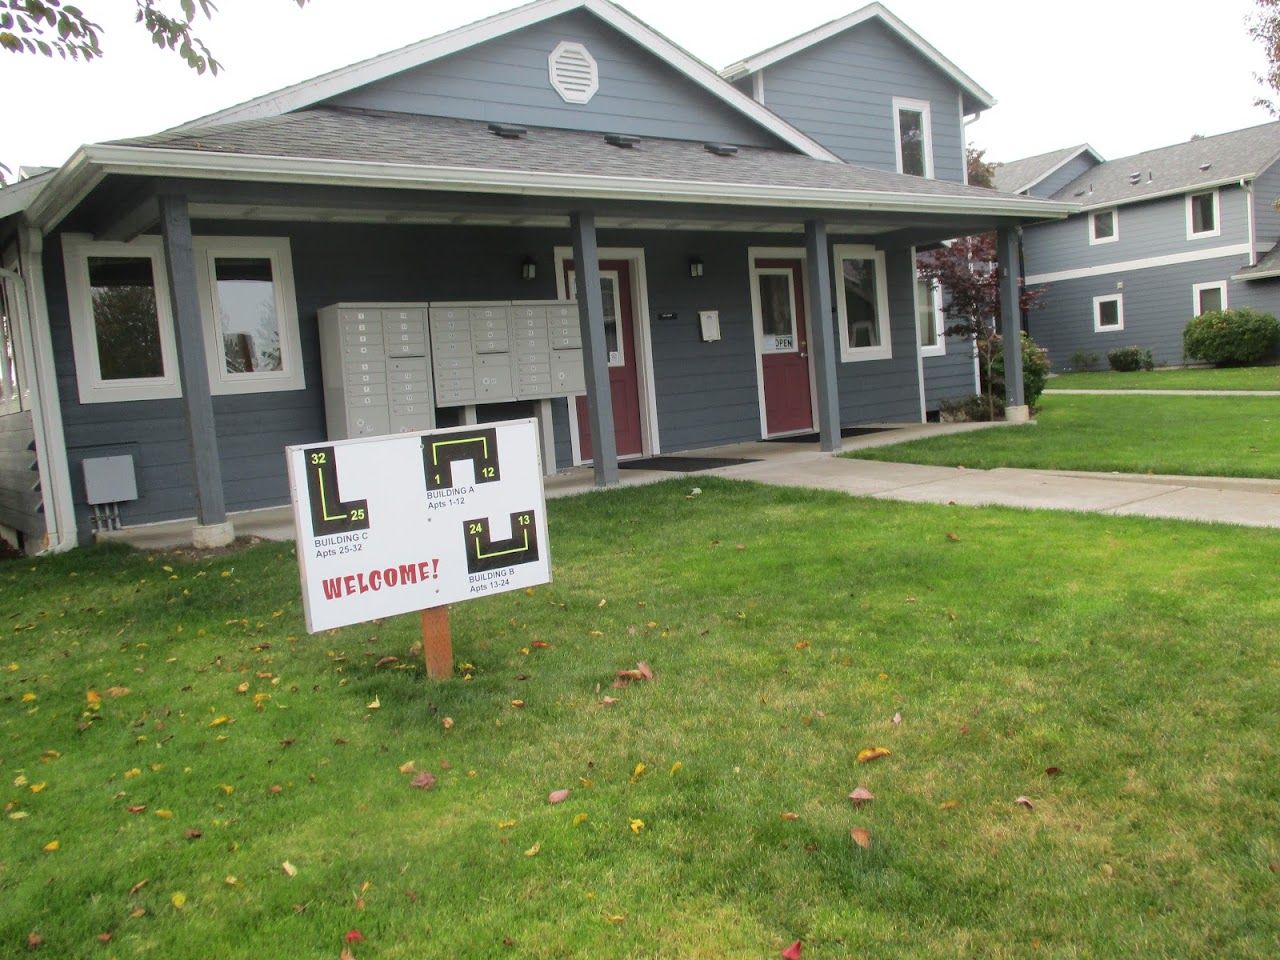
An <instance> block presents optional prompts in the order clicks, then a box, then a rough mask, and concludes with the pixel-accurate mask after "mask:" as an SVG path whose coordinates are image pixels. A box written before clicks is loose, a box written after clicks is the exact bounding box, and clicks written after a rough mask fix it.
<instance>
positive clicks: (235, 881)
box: [222, 873, 240, 887]
mask: <svg viewBox="0 0 1280 960" xmlns="http://www.w3.org/2000/svg"><path fill="white" fill-rule="evenodd" d="M222 882H223V883H225V884H226V885H227V886H228V887H238V886H240V880H239V878H237V877H236V876H235V875H234V874H230V873H228V874H227V875H226V876H225V877H223V878H222Z"/></svg>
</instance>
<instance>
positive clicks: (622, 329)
mask: <svg viewBox="0 0 1280 960" xmlns="http://www.w3.org/2000/svg"><path fill="white" fill-rule="evenodd" d="M564 270H565V289H566V290H568V291H569V297H570V299H574V300H576V299H577V286H576V285H575V283H576V277H575V276H574V272H573V261H572V260H568V261H566V262H565V265H564ZM600 292H601V294H602V295H603V297H604V333H605V342H606V345H607V348H608V351H609V393H610V395H611V396H612V397H613V433H614V437H615V439H616V441H617V444H618V456H620V457H626V456H634V455H636V454H641V453H644V439H643V437H642V436H641V432H640V374H639V367H638V366H637V358H636V321H635V311H634V309H633V308H632V303H631V264H630V263H628V262H627V261H626V260H601V261H600ZM577 404H578V446H579V449H580V450H581V452H582V459H583V460H590V459H591V458H592V456H593V453H592V449H591V420H590V417H589V416H588V411H587V398H586V397H585V396H583V397H578V398H577Z"/></svg>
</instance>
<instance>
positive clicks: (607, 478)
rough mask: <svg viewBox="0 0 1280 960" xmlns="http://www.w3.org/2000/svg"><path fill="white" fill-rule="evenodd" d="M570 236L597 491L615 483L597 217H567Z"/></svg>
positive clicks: (582, 213) (577, 214)
mask: <svg viewBox="0 0 1280 960" xmlns="http://www.w3.org/2000/svg"><path fill="white" fill-rule="evenodd" d="M569 228H570V230H571V231H572V232H573V267H574V274H575V276H576V277H577V287H578V291H577V292H578V324H579V326H580V327H581V329H582V360H583V366H584V367H585V368H586V375H587V377H586V379H587V416H588V418H589V419H590V425H591V451H592V460H593V463H594V465H595V477H596V486H597V487H607V486H609V485H610V484H614V483H617V482H618V441H617V438H616V437H615V436H614V433H613V391H612V390H611V389H610V387H609V344H608V342H607V341H606V340H605V334H604V296H603V295H602V294H601V292H600V253H599V249H598V248H597V246H596V215H595V213H593V212H592V211H590V210H579V211H575V212H573V213H571V214H569Z"/></svg>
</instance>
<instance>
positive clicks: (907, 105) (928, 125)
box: [893, 97, 934, 180]
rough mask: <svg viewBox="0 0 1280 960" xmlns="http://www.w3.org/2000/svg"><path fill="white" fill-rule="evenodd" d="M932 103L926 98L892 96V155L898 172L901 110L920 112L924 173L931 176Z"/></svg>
mask: <svg viewBox="0 0 1280 960" xmlns="http://www.w3.org/2000/svg"><path fill="white" fill-rule="evenodd" d="M931 107H932V105H931V104H930V103H929V101H928V100H912V99H911V98H909V97H894V98H893V155H894V157H895V158H896V159H897V161H898V172H899V173H905V171H904V170H903V169H902V119H901V117H900V114H901V113H902V111H903V110H910V111H912V112H915V113H919V114H920V124H921V126H922V127H923V128H924V175H925V178H926V179H929V180H932V179H933V178H934V177H933V115H932V109H931Z"/></svg>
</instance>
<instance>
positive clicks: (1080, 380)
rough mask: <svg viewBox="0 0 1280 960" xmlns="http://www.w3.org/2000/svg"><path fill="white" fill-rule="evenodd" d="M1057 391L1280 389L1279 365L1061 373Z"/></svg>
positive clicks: (1053, 385)
mask: <svg viewBox="0 0 1280 960" xmlns="http://www.w3.org/2000/svg"><path fill="white" fill-rule="evenodd" d="M1045 389H1046V390H1048V391H1051V392H1052V391H1054V390H1271V391H1274V390H1280V365H1276V366H1263V367H1223V368H1215V367H1163V368H1160V369H1158V370H1138V371H1132V372H1119V371H1114V370H1108V371H1101V372H1094V373H1062V374H1058V375H1057V376H1053V377H1050V378H1049V381H1048V383H1047V384H1046V386H1045Z"/></svg>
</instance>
